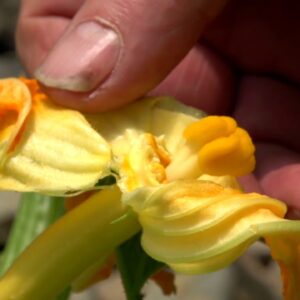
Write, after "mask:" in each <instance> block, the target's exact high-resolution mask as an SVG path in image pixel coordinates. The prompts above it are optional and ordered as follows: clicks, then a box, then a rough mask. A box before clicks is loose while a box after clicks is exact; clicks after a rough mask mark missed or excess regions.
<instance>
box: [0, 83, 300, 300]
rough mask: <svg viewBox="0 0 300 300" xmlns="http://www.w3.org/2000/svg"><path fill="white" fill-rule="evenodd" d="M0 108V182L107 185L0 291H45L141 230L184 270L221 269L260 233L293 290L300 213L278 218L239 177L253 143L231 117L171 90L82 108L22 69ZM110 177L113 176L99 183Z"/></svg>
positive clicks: (151, 250) (290, 293)
mask: <svg viewBox="0 0 300 300" xmlns="http://www.w3.org/2000/svg"><path fill="white" fill-rule="evenodd" d="M10 99H12V100H10ZM10 102H12V104H10ZM0 116H1V120H5V121H4V122H3V125H2V124H1V127H0V189H11V190H17V191H38V192H42V193H47V194H54V195H70V194H75V193H82V192H85V191H88V190H94V189H99V188H101V189H102V190H100V191H98V192H96V193H94V194H92V196H90V197H89V198H88V199H87V200H86V201H84V202H83V203H82V204H80V205H79V206H78V207H76V208H74V209H73V210H71V211H70V212H68V213H67V214H66V215H65V216H64V217H62V218H61V219H60V220H59V221H58V222H56V223H55V224H54V225H53V226H51V227H50V228H49V230H47V231H46V232H45V233H44V234H43V235H41V237H40V238H38V239H37V240H36V241H35V242H34V243H33V244H32V245H31V246H30V247H29V248H28V249H27V250H26V251H25V252H24V253H23V255H21V256H20V258H19V259H18V260H17V261H16V263H15V264H14V265H13V266H12V267H11V269H10V270H9V271H8V272H7V274H6V275H5V276H4V277H3V278H2V280H1V281H0V298H1V299H10V298H13V299H17V300H26V299H28V300H29V299H30V300H32V299H45V300H47V299H49V300H50V299H52V298H53V297H55V295H57V293H58V292H59V291H61V290H62V289H63V288H64V287H66V286H67V285H68V284H70V283H71V282H73V281H74V280H75V279H76V278H78V276H80V274H81V273H82V272H84V271H86V270H87V269H93V266H95V265H97V266H98V264H99V261H100V262H101V261H102V260H104V258H106V257H107V256H108V255H109V254H110V253H111V252H113V250H114V249H115V248H116V247H117V246H119V245H120V244H121V243H122V242H124V241H125V240H127V239H128V238H130V237H131V236H132V235H134V234H135V233H137V232H138V231H140V230H142V246H143V248H144V249H145V251H146V252H147V253H148V254H149V255H150V256H152V257H153V258H155V259H156V260H159V261H162V262H164V263H166V264H167V265H169V266H170V267H171V268H173V269H174V270H176V271H178V272H183V273H188V274H198V273H203V272H210V271H214V270H217V269H219V268H222V267H224V266H226V265H227V264H229V263H231V262H232V261H233V260H234V259H236V258H237V257H238V256H239V255H240V254H241V253H243V251H245V249H247V247H248V246H249V245H250V244H251V243H253V242H254V241H255V240H257V239H258V238H260V237H264V238H265V239H266V240H267V242H268V244H269V245H270V247H271V250H272V254H273V256H274V257H275V259H276V260H278V261H279V263H280V266H281V267H282V270H283V272H282V273H283V278H284V282H285V296H286V299H289V300H295V299H297V298H296V297H297V295H298V294H299V293H300V291H299V288H297V284H296V282H297V279H298V278H299V253H298V252H299V250H298V248H299V232H300V224H299V222H297V221H288V220H284V219H283V217H284V215H285V212H286V206H285V205H284V204H283V203H282V202H280V201H278V200H275V199H271V198H269V197H267V196H263V195H259V194H256V193H251V194H245V193H243V192H242V191H241V189H240V188H239V185H238V183H237V180H236V177H237V176H240V175H244V174H247V173H249V172H251V171H252V170H253V168H254V165H255V159H254V146H253V144H252V141H251V139H250V137H249V135H248V133H247V132H246V131H245V130H243V129H241V128H239V127H238V125H237V124H236V122H235V121H234V120H233V119H232V118H229V117H218V116H208V117H205V114H204V113H203V112H201V111H199V110H196V109H194V108H190V107H187V106H185V105H183V104H180V103H179V102H177V101H175V100H174V99H171V98H166V97H161V98H146V99H143V100H140V101H138V102H135V103H133V104H130V105H128V106H127V107H125V108H122V109H118V110H115V111H112V112H105V113H99V114H84V115H83V114H80V113H79V112H76V111H72V110H68V109H64V108H62V107H59V106H57V105H54V104H53V103H52V102H51V101H50V100H49V99H48V98H47V97H46V96H45V95H44V94H42V93H41V92H40V91H39V87H38V85H37V83H36V82H35V81H28V80H18V79H9V80H2V81H0ZM107 176H114V177H115V179H116V184H115V185H112V186H103V185H101V182H103V180H104V179H105V178H106V177H107ZM65 240H67V241H68V243H66V244H65V245H64V246H63V247H61V242H62V241H65ZM47 253H51V256H50V257H49V263H44V259H45V256H47V257H48V254H47ZM41 265H43V268H39V266H41ZM61 265H64V269H63V270H62V269H61ZM36 269H38V271H36ZM33 270H35V271H34V272H33ZM57 270H59V272H58V273H57ZM29 277H30V280H27V278H29Z"/></svg>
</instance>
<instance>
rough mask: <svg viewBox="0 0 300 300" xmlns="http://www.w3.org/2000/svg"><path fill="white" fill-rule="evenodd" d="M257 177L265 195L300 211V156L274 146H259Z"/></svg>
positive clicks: (263, 144)
mask: <svg viewBox="0 0 300 300" xmlns="http://www.w3.org/2000/svg"><path fill="white" fill-rule="evenodd" d="M256 157H257V168H256V175H257V178H258V180H259V182H260V185H261V187H262V189H263V191H264V193H266V194H268V195H270V196H272V197H275V198H278V199H280V200H283V201H285V202H286V203H287V204H288V205H290V206H292V207H295V208H297V209H298V210H299V209H300V198H299V195H300V185H299V182H300V155H299V153H296V152H294V151H292V150H289V149H288V148H284V147H282V146H278V145H274V144H265V143H260V144H258V145H257V155H256Z"/></svg>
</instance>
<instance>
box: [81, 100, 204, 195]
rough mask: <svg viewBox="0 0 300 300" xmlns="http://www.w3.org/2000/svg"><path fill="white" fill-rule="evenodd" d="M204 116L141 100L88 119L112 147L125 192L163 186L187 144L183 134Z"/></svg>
mask: <svg viewBox="0 0 300 300" xmlns="http://www.w3.org/2000/svg"><path fill="white" fill-rule="evenodd" d="M203 116H204V113H203V112H201V111H199V110H197V109H193V108H191V107H188V106H186V105H184V104H181V103H180V102H178V101H176V100H174V99H172V98H168V97H159V98H145V99H141V100H139V101H136V102H134V103H131V104H129V105H128V106H126V107H123V108H121V109H117V110H114V111H110V112H105V113H102V114H101V117H99V116H97V115H86V117H87V119H88V121H89V122H90V123H91V124H92V126H93V127H94V128H95V129H96V130H97V131H98V132H99V133H100V134H101V136H103V137H104V138H105V139H106V140H107V141H108V142H109V143H110V145H111V147H112V154H113V158H114V168H115V170H116V172H117V173H118V174H119V181H118V184H119V186H120V188H121V189H122V191H132V190H133V189H135V188H139V187H141V186H144V185H147V186H154V185H157V184H160V183H162V182H164V181H165V180H166V179H167V178H166V172H165V168H166V167H167V165H168V164H169V163H170V161H171V160H172V159H173V157H174V156H176V152H177V151H178V149H180V148H181V146H182V144H183V143H184V142H185V141H184V139H183V138H182V135H183V131H184V130H185V128H186V127H187V126H188V125H190V124H191V123H193V122H195V121H197V119H198V118H201V117H203ZM166 120H167V121H166Z"/></svg>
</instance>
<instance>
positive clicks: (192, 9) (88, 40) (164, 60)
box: [36, 0, 225, 110]
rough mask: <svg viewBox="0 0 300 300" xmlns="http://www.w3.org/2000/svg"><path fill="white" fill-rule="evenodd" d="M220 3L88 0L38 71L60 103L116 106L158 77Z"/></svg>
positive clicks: (184, 50)
mask: <svg viewBox="0 0 300 300" xmlns="http://www.w3.org/2000/svg"><path fill="white" fill-rule="evenodd" d="M224 2H225V1H224V0H214V1H211V0H188V1H159V0H154V1H147V0H136V1H121V0H112V1H98V0H87V1H86V2H85V3H84V5H83V6H82V7H81V9H80V10H79V12H78V13H77V15H76V16H75V18H74V19H73V20H72V22H71V23H70V25H69V27H68V29H67V30H66V32H65V33H64V35H63V36H62V37H61V38H60V39H59V41H58V42H57V43H56V44H55V46H54V47H53V49H52V51H50V53H49V55H48V56H47V57H46V59H45V61H44V62H43V63H42V65H41V66H40V68H39V69H38V71H37V72H36V75H37V77H38V79H39V80H40V81H41V82H42V83H43V84H44V85H45V86H47V87H50V88H51V87H52V88H54V89H49V90H48V92H49V93H50V94H51V95H53V97H54V98H55V99H56V100H57V101H59V102H60V103H62V104H64V105H68V106H72V107H75V108H79V109H84V110H95V109H97V110H98V109H108V108H112V107H116V106H119V105H121V104H124V103H126V102H128V101H130V100H132V99H135V98H137V97H139V96H141V95H143V94H144V93H145V92H146V91H148V90H150V89H151V88H152V87H153V86H154V85H156V84H157V83H158V82H159V81H161V80H162V79H163V78H164V77H165V76H166V74H167V73H168V72H169V71H170V70H171V69H172V68H173V67H174V66H175V65H176V64H177V63H178V62H179V61H180V60H181V59H182V58H183V57H184V55H185V54H186V53H187V52H188V51H189V49H190V48H191V47H192V45H193V44H194V43H195V42H196V40H197V39H198V37H199V33H200V32H201V30H202V28H203V27H204V26H205V24H206V23H207V22H208V21H209V20H210V19H211V18H212V17H213V16H214V15H215V14H217V12H218V11H219V10H220V9H221V7H222V6H223V5H224ZM57 89H59V90H57ZM92 90H93V92H92V93H90V92H91V91H92ZM66 91H71V93H68V92H66ZM74 91H75V92H82V93H80V94H78V93H72V92H74Z"/></svg>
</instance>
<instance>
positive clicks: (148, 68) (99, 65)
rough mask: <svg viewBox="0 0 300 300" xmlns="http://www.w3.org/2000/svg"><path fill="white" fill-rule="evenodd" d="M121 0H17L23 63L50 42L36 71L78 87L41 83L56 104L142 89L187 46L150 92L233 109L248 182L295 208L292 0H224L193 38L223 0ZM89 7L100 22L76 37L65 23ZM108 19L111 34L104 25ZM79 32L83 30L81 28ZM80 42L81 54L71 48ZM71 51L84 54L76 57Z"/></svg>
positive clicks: (86, 102)
mask: <svg viewBox="0 0 300 300" xmlns="http://www.w3.org/2000/svg"><path fill="white" fill-rule="evenodd" d="M48 2H49V3H48ZM128 2H129V1H127V2H126V1H123V2H121V1H117V0H115V1H95V0H94V1H92V0H90V1H82V0H76V1H74V0H73V1H64V2H62V1H58V0H55V1H54V0H52V1H43V2H38V1H34V0H31V1H27V2H26V1H24V2H23V9H22V13H21V17H20V22H19V27H18V34H17V41H18V49H19V53H20V56H21V59H22V61H23V63H24V65H25V66H26V68H27V70H28V72H29V73H30V74H33V72H34V71H35V70H36V68H37V67H39V66H41V63H42V62H43V61H44V59H45V57H46V56H47V54H48V52H49V51H50V50H51V49H52V47H53V45H56V46H55V47H54V49H56V50H53V51H51V52H50V53H51V55H50V57H49V56H48V58H47V59H46V61H45V62H44V64H42V66H41V68H40V71H39V73H38V75H39V78H40V79H42V81H43V83H44V84H46V85H53V86H54V87H60V88H62V89H65V90H66V89H69V90H72V89H74V88H76V89H78V87H79V88H81V89H82V90H85V91H84V92H82V93H74V92H67V91H65V90H59V89H57V88H48V92H49V93H50V94H52V96H53V98H55V99H56V100H57V101H59V102H61V103H62V104H64V105H68V106H72V107H75V108H78V109H84V110H102V109H109V108H113V107H115V106H119V105H122V104H124V103H125V102H128V101H130V100H132V99H135V98H137V97H139V96H141V95H142V94H144V93H145V92H146V91H148V90H150V89H151V88H152V87H153V86H155V85H156V84H157V83H158V82H159V81H160V80H162V78H164V76H165V75H166V74H167V73H168V72H169V71H170V70H171V69H172V68H173V67H174V66H175V65H176V64H177V63H178V62H179V61H180V59H181V58H182V57H183V56H184V55H185V54H186V53H187V51H189V50H190V49H191V50H190V52H189V54H188V55H187V56H186V57H185V58H184V60H183V61H182V62H181V63H180V64H179V65H178V66H177V67H176V68H175V69H174V70H173V72H172V73H171V74H170V75H169V76H168V77H167V78H166V79H165V80H164V81H163V82H162V83H161V84H160V85H159V86H158V87H157V88H156V90H155V91H154V92H153V93H154V94H168V95H174V96H176V97H177V98H178V99H181V100H182V101H185V102H187V103H189V104H192V105H195V106H197V107H200V108H202V109H205V110H207V111H208V112H210V113H219V114H232V115H234V116H235V118H237V119H238V121H239V124H240V125H241V126H243V127H245V128H246V129H247V130H248V131H250V134H251V135H252V137H253V138H254V140H255V142H256V146H257V168H256V172H255V177H252V178H251V179H250V183H251V182H252V184H250V185H251V187H250V188H251V189H252V188H255V189H262V190H263V192H265V193H267V194H269V195H271V196H273V197H277V198H279V199H282V200H284V201H286V202H287V203H288V204H290V205H291V206H294V207H297V208H300V199H299V196H298V195H299V194H300V188H299V185H298V182H299V180H300V163H299V161H300V155H299V149H300V141H298V138H297V137H298V136H299V134H298V131H297V129H298V128H299V125H300V120H299V117H298V116H299V112H300V101H299V97H300V91H299V83H300V71H299V70H300V68H299V67H300V59H299V57H298V53H299V50H300V40H299V38H298V36H297V33H296V28H299V26H300V20H299V18H298V16H299V13H300V5H299V3H298V2H297V1H296V0H290V1H288V4H287V1H284V0H275V1H274V0H272V1H271V0H267V1H263V2H262V1H259V0H245V1H238V0H233V1H232V2H230V4H229V5H228V6H227V7H226V8H225V10H224V11H223V13H222V15H221V16H220V17H218V18H217V19H216V20H215V21H214V23H212V24H210V25H209V26H208V28H207V31H206V33H205V34H204V35H203V36H202V38H201V41H200V42H199V43H197V44H195V41H196V40H197V39H198V36H200V33H201V32H202V30H203V27H204V25H205V24H206V22H207V21H208V20H210V19H211V18H212V16H214V15H215V14H216V13H217V11H218V10H220V8H221V6H222V4H223V3H222V2H223V1H216V2H214V3H213V5H215V6H212V7H211V6H210V5H211V3H212V1H200V0H197V1H192V0H189V5H187V1H174V2H172V3H171V5H170V2H163V1H155V2H153V1H151V3H150V2H147V1H142V0H140V1H131V2H130V3H128ZM143 2H145V3H143ZM208 3H210V5H208ZM125 6H126V7H125ZM95 16H101V19H102V20H106V21H104V23H103V24H104V25H105V30H104V31H102V33H101V32H97V30H95V31H94V33H93V35H88V36H89V37H90V38H91V40H89V41H87V42H86V43H80V44H79V45H76V44H75V41H74V40H73V39H72V38H70V34H69V32H70V30H71V29H72V28H74V27H75V26H76V24H79V23H81V22H82V21H83V20H90V19H93V18H94V17H95ZM204 16H206V17H204ZM208 16H209V17H208ZM73 17H74V18H73ZM102 22H103V21H102ZM107 22H108V23H109V24H113V25H112V28H115V27H116V28H118V29H117V30H116V32H119V33H117V34H116V35H115V34H108V33H107V28H108V27H106V24H107ZM66 28H67V30H66ZM93 28H94V29H95V26H94V23H93ZM173 28H174V29H173ZM65 30H66V33H64V32H65ZM63 33H64V34H65V35H66V36H69V41H70V40H71V44H70V45H69V46H68V47H67V49H62V41H61V40H60V41H59V42H58V43H57V44H56V42H57V40H58V39H59V37H60V36H61V35H62V34H63ZM81 33H82V35H83V36H85V34H86V28H85V29H83V31H81ZM118 34H119V35H121V36H122V38H120V40H119V35H118ZM101 37H103V38H104V40H105V41H111V44H110V45H107V47H106V48H105V49H106V50H104V51H102V55H101V54H98V52H93V53H91V52H88V51H87V49H95V51H96V50H97V49H98V50H99V47H100V48H101V47H102V46H101V45H102V44H100V43H99V44H98V48H97V47H96V46H95V47H94V46H92V44H91V41H94V42H95V40H97V41H98V39H100V38H101ZM118 41H119V42H120V44H118ZM96 44H97V43H96ZM118 45H121V46H120V47H121V48H119V46H118ZM193 45H194V47H193V48H192V46H193ZM80 50H81V51H83V52H84V53H89V55H88V54H86V55H87V56H82V55H81V56H80V55H79V53H80ZM55 52H56V54H55ZM63 54H64V56H63ZM78 56H80V57H79V58H81V57H82V58H84V59H83V60H82V64H81V63H79V61H80V59H79V58H78ZM47 60H48V62H47ZM115 62H117V64H116V65H115ZM79 68H83V69H81V70H80V69H79ZM83 71H84V72H83ZM51 73H52V74H53V76H51ZM73 75H74V76H73ZM78 75H83V77H82V76H78ZM64 76H66V77H64ZM68 76H69V77H68ZM70 77H72V78H70ZM50 79H51V80H50ZM69 79H72V80H69ZM89 90H92V92H90V91H89ZM247 183H248V185H249V178H248V181H247Z"/></svg>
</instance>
